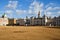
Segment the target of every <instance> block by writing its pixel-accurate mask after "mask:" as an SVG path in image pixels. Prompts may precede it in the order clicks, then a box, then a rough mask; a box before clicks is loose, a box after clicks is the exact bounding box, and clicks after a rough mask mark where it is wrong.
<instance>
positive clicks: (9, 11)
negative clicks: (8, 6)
mask: <svg viewBox="0 0 60 40" xmlns="http://www.w3.org/2000/svg"><path fill="white" fill-rule="evenodd" d="M5 13H7V14H11V13H13V11H12V10H6V11H5Z"/></svg>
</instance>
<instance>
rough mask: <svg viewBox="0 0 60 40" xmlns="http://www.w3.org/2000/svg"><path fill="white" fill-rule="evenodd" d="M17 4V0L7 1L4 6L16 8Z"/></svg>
mask: <svg viewBox="0 0 60 40" xmlns="http://www.w3.org/2000/svg"><path fill="white" fill-rule="evenodd" d="M17 5H18V1H9V3H8V5H6V8H11V9H16V8H17Z"/></svg>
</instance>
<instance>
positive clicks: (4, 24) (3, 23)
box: [0, 13, 8, 26]
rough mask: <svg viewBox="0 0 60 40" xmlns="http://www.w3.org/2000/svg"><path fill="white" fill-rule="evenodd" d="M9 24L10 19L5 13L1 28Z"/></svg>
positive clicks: (0, 20) (0, 22)
mask: <svg viewBox="0 0 60 40" xmlns="http://www.w3.org/2000/svg"><path fill="white" fill-rule="evenodd" d="M7 24H8V18H7V16H6V14H5V13H4V14H3V15H2V17H1V18H0V26H6V25H7Z"/></svg>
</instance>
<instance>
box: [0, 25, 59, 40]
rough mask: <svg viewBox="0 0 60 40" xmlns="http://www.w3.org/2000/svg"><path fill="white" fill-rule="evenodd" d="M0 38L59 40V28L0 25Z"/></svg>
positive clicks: (11, 39)
mask: <svg viewBox="0 0 60 40" xmlns="http://www.w3.org/2000/svg"><path fill="white" fill-rule="evenodd" d="M0 40H60V28H50V27H43V26H0Z"/></svg>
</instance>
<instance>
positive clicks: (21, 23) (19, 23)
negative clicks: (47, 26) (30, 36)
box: [16, 19, 25, 26]
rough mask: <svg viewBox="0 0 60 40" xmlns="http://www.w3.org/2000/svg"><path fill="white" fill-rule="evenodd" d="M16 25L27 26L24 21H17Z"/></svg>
mask: <svg viewBox="0 0 60 40" xmlns="http://www.w3.org/2000/svg"><path fill="white" fill-rule="evenodd" d="M16 24H17V25H21V26H23V25H25V21H24V19H17V20H16Z"/></svg>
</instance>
